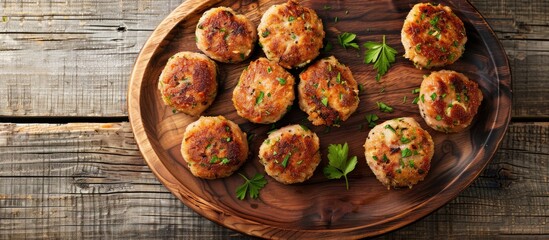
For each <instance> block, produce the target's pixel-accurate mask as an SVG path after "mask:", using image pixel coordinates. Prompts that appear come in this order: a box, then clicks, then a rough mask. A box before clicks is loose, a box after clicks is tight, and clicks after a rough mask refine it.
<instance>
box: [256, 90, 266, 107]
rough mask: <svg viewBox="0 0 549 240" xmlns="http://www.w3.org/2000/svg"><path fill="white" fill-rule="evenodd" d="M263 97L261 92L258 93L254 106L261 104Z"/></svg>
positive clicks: (263, 94)
mask: <svg viewBox="0 0 549 240" xmlns="http://www.w3.org/2000/svg"><path fill="white" fill-rule="evenodd" d="M264 96H265V93H264V92H263V91H260V92H259V96H257V98H256V99H255V105H257V104H260V103H261V102H263V97H264Z"/></svg>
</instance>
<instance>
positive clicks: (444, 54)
mask: <svg viewBox="0 0 549 240" xmlns="http://www.w3.org/2000/svg"><path fill="white" fill-rule="evenodd" d="M466 42H467V36H466V34H465V27H464V26H463V22H461V20H460V19H459V18H458V17H457V16H456V15H455V14H454V13H453V12H452V9H450V8H449V7H447V6H443V5H442V4H431V3H418V4H416V5H414V7H413V8H412V10H411V11H410V13H408V16H407V17H406V20H405V21H404V26H403V27H402V45H404V50H405V51H406V53H405V54H404V57H406V58H408V59H410V60H412V61H413V62H414V64H415V65H416V67H418V68H420V69H421V68H423V67H424V68H431V67H440V66H444V65H448V64H452V63H454V62H455V61H456V60H457V59H458V58H460V57H461V54H463V51H464V50H465V43H466Z"/></svg>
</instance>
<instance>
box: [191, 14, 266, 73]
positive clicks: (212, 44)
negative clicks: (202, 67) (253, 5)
mask: <svg viewBox="0 0 549 240" xmlns="http://www.w3.org/2000/svg"><path fill="white" fill-rule="evenodd" d="M256 40H257V33H256V30H255V26H254V25H253V24H252V22H251V21H250V20H249V19H248V18H246V17H245V16H244V15H239V14H236V13H235V12H234V11H233V10H232V9H231V8H228V7H217V8H212V9H210V10H208V11H206V12H205V13H204V14H203V15H202V17H201V18H200V20H199V21H198V24H197V25H196V46H197V47H198V49H200V50H202V52H204V53H205V54H206V55H208V57H211V58H212V59H214V60H217V61H220V62H229V63H231V62H232V63H234V62H241V61H242V60H244V59H246V58H247V57H248V56H249V55H250V53H251V52H252V49H253V48H254V44H255V41H256Z"/></svg>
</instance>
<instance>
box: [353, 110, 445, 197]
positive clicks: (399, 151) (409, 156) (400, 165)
mask: <svg viewBox="0 0 549 240" xmlns="http://www.w3.org/2000/svg"><path fill="white" fill-rule="evenodd" d="M364 148H365V152H364V154H365V155H366V162H367V163H368V166H370V169H371V170H372V172H374V174H375V175H376V177H377V179H378V180H379V181H380V182H381V183H383V185H385V186H387V188H390V187H395V188H396V187H405V186H407V187H410V188H412V186H413V185H415V184H416V183H417V182H419V181H422V180H423V179H424V178H425V175H427V172H429V168H430V167H431V158H433V154H434V152H435V148H434V143H433V139H432V138H431V135H429V133H428V132H427V131H425V130H423V129H422V128H421V127H420V126H419V124H418V123H417V122H416V121H415V120H414V119H413V118H397V119H392V120H388V121H386V122H384V123H381V124H379V125H377V126H375V127H374V128H373V129H372V130H371V131H370V133H369V134H368V138H367V139H366V143H365V144H364Z"/></svg>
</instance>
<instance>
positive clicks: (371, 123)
mask: <svg viewBox="0 0 549 240" xmlns="http://www.w3.org/2000/svg"><path fill="white" fill-rule="evenodd" d="M378 119H379V117H378V116H377V115H375V114H373V113H370V114H366V121H367V122H368V127H371V128H372V127H375V126H376V125H377V123H376V121H377V120H378Z"/></svg>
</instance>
